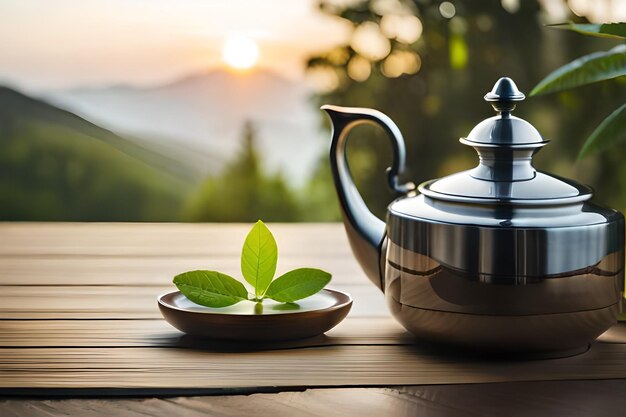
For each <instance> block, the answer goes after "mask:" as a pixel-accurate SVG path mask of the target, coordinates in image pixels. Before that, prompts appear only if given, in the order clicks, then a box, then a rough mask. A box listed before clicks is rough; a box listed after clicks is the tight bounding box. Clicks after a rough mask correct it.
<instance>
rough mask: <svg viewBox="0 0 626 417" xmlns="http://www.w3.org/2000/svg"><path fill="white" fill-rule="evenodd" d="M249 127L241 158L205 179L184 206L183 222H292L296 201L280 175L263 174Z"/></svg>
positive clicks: (297, 215) (245, 134) (247, 126)
mask: <svg viewBox="0 0 626 417" xmlns="http://www.w3.org/2000/svg"><path fill="white" fill-rule="evenodd" d="M254 141H255V132H254V129H253V127H252V125H251V124H250V123H248V124H247V125H246V126H245V129H244V146H243V150H242V152H241V154H240V155H239V156H238V157H237V158H235V159H234V160H232V161H231V162H230V163H229V164H227V166H226V167H225V168H224V170H223V172H222V173H221V174H219V175H217V176H215V177H211V178H208V179H206V180H205V181H204V183H203V184H202V185H201V186H200V188H199V190H198V191H196V192H195V193H194V194H193V195H192V196H191V198H190V199H189V200H188V202H187V204H186V208H185V211H184V215H183V219H184V220H187V221H193V222H242V221H243V222H253V221H256V220H257V219H258V218H264V219H266V220H267V221H287V222H288V221H296V220H298V219H299V218H300V208H299V204H298V200H297V198H296V197H295V196H294V193H293V192H292V190H291V189H290V188H289V187H288V186H287V183H286V182H285V180H284V179H283V178H282V176H281V175H280V174H276V175H268V174H266V173H265V172H264V170H263V168H262V166H261V163H260V157H259V155H258V152H257V150H256V147H255V142H254Z"/></svg>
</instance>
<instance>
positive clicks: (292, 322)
mask: <svg viewBox="0 0 626 417" xmlns="http://www.w3.org/2000/svg"><path fill="white" fill-rule="evenodd" d="M158 305H159V309H160V310H161V314H163V317H164V318H165V320H166V321H167V322H168V323H169V324H171V325H172V326H174V327H175V328H177V329H178V330H180V331H182V332H184V333H187V334H188V335H192V336H197V337H202V338H210V339H222V340H259V341H268V340H289V339H301V338H305V337H313V336H317V335H320V334H322V333H324V332H326V331H328V330H330V329H332V328H333V327H335V326H336V325H337V324H339V322H341V321H342V320H343V319H344V318H345V317H346V315H347V314H348V312H349V311H350V308H351V307H352V298H351V297H350V296H349V295H348V294H346V293H343V292H340V291H336V290H329V289H324V290H322V291H320V292H319V293H317V294H315V295H312V296H311V297H308V298H305V299H304V300H300V301H299V302H298V303H297V304H295V305H294V304H282V303H277V302H274V301H272V300H267V301H265V302H264V303H263V310H262V311H259V307H258V306H256V305H255V303H252V302H248V301H242V302H240V303H238V304H235V305H233V306H229V307H224V308H211V307H203V306H200V305H198V304H195V303H193V302H191V301H190V300H189V299H187V297H185V296H184V295H183V294H182V293H181V292H180V291H173V292H170V293H167V294H164V295H162V296H160V297H159V298H158Z"/></svg>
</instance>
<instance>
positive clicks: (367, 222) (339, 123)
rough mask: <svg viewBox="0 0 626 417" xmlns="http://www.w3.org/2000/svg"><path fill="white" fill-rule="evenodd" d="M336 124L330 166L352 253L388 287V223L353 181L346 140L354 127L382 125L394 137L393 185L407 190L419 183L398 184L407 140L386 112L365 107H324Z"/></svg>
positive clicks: (380, 284)
mask: <svg viewBox="0 0 626 417" xmlns="http://www.w3.org/2000/svg"><path fill="white" fill-rule="evenodd" d="M322 110H324V111H326V113H327V114H328V115H329V117H330V120H331V122H332V126H333V132H332V142H331V147H330V166H331V170H332V175H333V180H334V183H335V189H336V190H337V196H338V199H339V206H340V209H341V214H342V216H343V223H344V226H345V229H346V234H347V235H348V241H349V242H350V246H351V247H352V252H353V253H354V256H355V257H356V259H357V261H358V262H359V264H360V265H361V268H363V271H364V272H365V274H366V275H367V276H368V278H369V279H370V280H371V281H372V282H373V283H374V284H375V285H376V286H377V287H378V288H380V289H381V290H384V266H383V265H382V264H381V262H382V259H383V258H384V256H383V255H384V253H383V252H384V250H385V243H386V239H385V232H386V225H385V223H384V222H383V221H382V220H380V219H379V218H378V217H376V216H375V215H374V214H373V213H372V212H370V210H369V209H368V208H367V205H366V204H365V202H364V201H363V198H362V197H361V195H360V194H359V191H358V190H357V188H356V185H355V184H354V181H353V180H352V176H351V174H350V169H349V167H348V161H347V158H346V140H347V137H348V133H349V132H350V130H351V129H352V128H353V127H355V126H357V125H359V124H363V123H369V124H375V125H379V126H381V127H382V128H383V129H384V130H385V131H386V132H387V134H388V136H389V137H390V138H391V142H392V148H393V156H394V158H393V165H392V166H391V167H390V168H389V169H388V170H387V173H388V179H389V184H390V186H391V187H392V188H393V189H395V190H396V191H400V192H402V193H405V192H407V191H409V190H411V189H414V188H415V186H414V185H413V184H412V183H408V184H403V185H400V184H398V175H399V174H400V173H402V171H403V170H404V158H405V150H404V140H403V139H402V134H401V133H400V130H399V129H398V127H397V126H396V125H395V123H393V121H392V120H391V119H390V118H389V117H387V116H386V115H384V114H383V113H381V112H379V111H377V110H372V109H363V108H347V107H339V106H330V105H325V106H322Z"/></svg>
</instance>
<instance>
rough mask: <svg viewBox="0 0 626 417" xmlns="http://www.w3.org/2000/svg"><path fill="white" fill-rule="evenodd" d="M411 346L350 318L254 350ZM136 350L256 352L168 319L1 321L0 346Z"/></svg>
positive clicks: (392, 330) (384, 323) (393, 331)
mask: <svg viewBox="0 0 626 417" xmlns="http://www.w3.org/2000/svg"><path fill="white" fill-rule="evenodd" d="M412 343H414V339H413V337H412V336H410V335H409V334H408V333H407V332H406V331H405V330H404V329H403V328H402V327H401V326H400V325H399V324H397V323H396V322H395V321H394V320H393V319H392V318H391V317H387V318H371V317H367V318H357V317H350V318H348V319H346V320H344V321H343V322H342V323H340V324H339V325H338V326H337V327H335V328H334V329H331V330H330V331H329V332H327V333H326V335H325V336H322V337H315V338H311V339H303V340H296V341H289V342H285V341H282V342H267V343H263V344H259V343H255V344H254V345H253V347H252V349H254V350H267V349H287V348H294V347H311V346H336V345H367V344H371V345H380V344H412ZM136 346H142V347H150V346H155V347H156V346H165V347H197V348H207V349H218V350H224V349H231V350H251V345H250V343H247V342H246V343H232V342H231V343H225V342H219V341H207V340H198V339H194V338H193V337H188V336H185V335H184V334H183V333H181V332H179V331H178V330H176V329H174V328H173V327H171V326H170V325H169V324H167V323H166V322H165V321H164V320H26V321H22V320H14V321H13V320H12V321H0V348H5V347H85V348H90V347H136Z"/></svg>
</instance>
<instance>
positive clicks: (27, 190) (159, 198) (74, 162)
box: [0, 87, 199, 221]
mask: <svg viewBox="0 0 626 417" xmlns="http://www.w3.org/2000/svg"><path fill="white" fill-rule="evenodd" d="M198 177H199V174H198V173H197V172H194V171H193V170H189V169H188V168H187V167H185V165H184V164H181V163H180V162H178V161H176V160H174V159H171V158H169V157H167V156H165V155H162V154H160V153H158V152H154V151H152V150H149V149H147V148H145V147H143V146H141V145H140V144H138V143H136V142H134V141H132V140H128V139H126V138H123V137H121V136H119V135H116V134H114V133H112V132H111V131H109V130H106V129H103V128H101V127H98V126H97V125H95V124H93V123H91V122H88V121H87V120H84V119H83V118H81V117H79V116H77V115H75V114H72V113H70V112H68V111H65V110H61V109H59V108H57V107H54V106H52V105H50V104H47V103H45V102H43V101H40V100H35V99H33V98H31V97H28V96H26V95H24V94H21V93H19V92H17V91H15V90H12V89H10V88H6V87H0V220H78V221H116V220H125V221H133V220H145V221H168V220H170V221H172V220H177V219H178V216H179V212H180V209H181V204H182V201H183V199H184V198H185V197H186V195H187V194H188V193H189V191H190V190H191V188H192V187H193V186H194V185H195V183H196V182H197V181H198Z"/></svg>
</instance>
